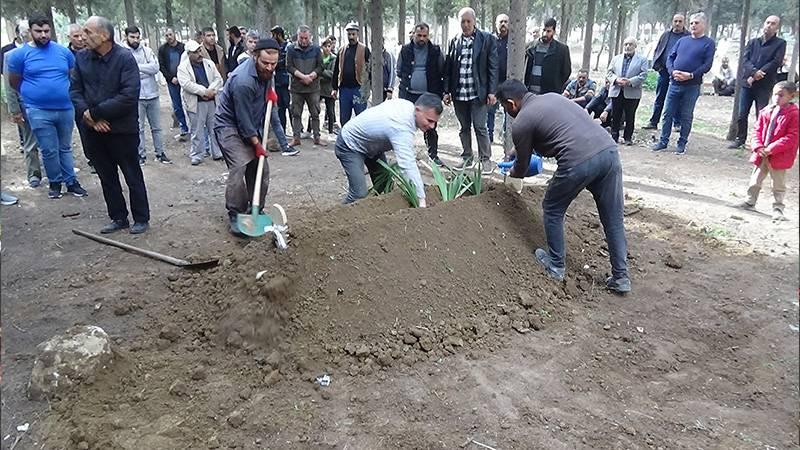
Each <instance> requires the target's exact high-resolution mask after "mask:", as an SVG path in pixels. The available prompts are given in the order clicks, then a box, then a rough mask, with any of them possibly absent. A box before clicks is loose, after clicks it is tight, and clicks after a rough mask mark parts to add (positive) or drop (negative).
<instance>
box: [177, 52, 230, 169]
mask: <svg viewBox="0 0 800 450" xmlns="http://www.w3.org/2000/svg"><path fill="white" fill-rule="evenodd" d="M186 54H187V56H188V58H185V59H184V60H183V61H181V63H180V64H179V65H178V83H179V84H180V85H181V100H182V101H183V110H184V111H186V114H187V115H188V116H189V130H190V132H191V134H192V144H191V145H192V146H191V150H190V152H189V158H191V161H192V165H193V166H196V165H198V164H200V163H201V162H202V161H203V158H204V157H205V143H206V135H211V134H212V133H213V130H214V111H215V109H216V106H217V102H216V100H217V93H218V92H219V91H220V90H222V76H221V75H220V73H219V71H218V70H217V67H216V66H215V65H214V63H213V62H211V60H209V59H208V58H204V57H203V48H202V45H200V44H198V43H197V42H195V41H189V42H187V43H186ZM209 141H211V142H210V147H211V157H212V158H214V160H215V161H217V160H221V159H222V152H221V151H220V149H219V145H218V144H217V140H216V139H209Z"/></svg>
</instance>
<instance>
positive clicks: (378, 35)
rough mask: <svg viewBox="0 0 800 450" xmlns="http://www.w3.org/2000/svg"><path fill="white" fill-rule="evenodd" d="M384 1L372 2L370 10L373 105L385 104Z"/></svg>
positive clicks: (374, 0) (375, 0) (376, 0)
mask: <svg viewBox="0 0 800 450" xmlns="http://www.w3.org/2000/svg"><path fill="white" fill-rule="evenodd" d="M382 3H383V2H382V0H372V2H371V4H370V8H369V21H370V28H372V41H371V42H370V47H371V48H372V52H371V53H370V70H371V71H372V104H373V105H380V104H381V102H383V17H382V16H383V4H382Z"/></svg>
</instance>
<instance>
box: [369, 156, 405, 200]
mask: <svg viewBox="0 0 800 450" xmlns="http://www.w3.org/2000/svg"><path fill="white" fill-rule="evenodd" d="M390 166H391V167H393V168H394V169H395V171H396V172H400V165H399V164H397V163H393V164H391V165H390ZM393 190H394V176H392V172H391V171H389V170H388V169H387V168H386V167H385V166H382V167H381V171H380V173H378V175H376V176H375V179H374V180H373V181H372V187H371V188H370V192H371V193H373V194H375V195H380V194H388V193H389V192H392V191H393Z"/></svg>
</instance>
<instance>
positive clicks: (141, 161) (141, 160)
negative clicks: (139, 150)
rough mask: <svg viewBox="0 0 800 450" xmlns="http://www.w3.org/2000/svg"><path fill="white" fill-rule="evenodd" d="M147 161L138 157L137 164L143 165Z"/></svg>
mask: <svg viewBox="0 0 800 450" xmlns="http://www.w3.org/2000/svg"><path fill="white" fill-rule="evenodd" d="M146 162H147V158H139V165H140V166H143V165H144V164H145V163H146Z"/></svg>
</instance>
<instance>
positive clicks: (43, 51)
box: [8, 14, 87, 199]
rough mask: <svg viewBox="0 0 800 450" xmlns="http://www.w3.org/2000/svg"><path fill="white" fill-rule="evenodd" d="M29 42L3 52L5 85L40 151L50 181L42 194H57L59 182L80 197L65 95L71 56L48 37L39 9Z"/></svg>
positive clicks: (70, 113) (47, 25) (70, 111)
mask: <svg viewBox="0 0 800 450" xmlns="http://www.w3.org/2000/svg"><path fill="white" fill-rule="evenodd" d="M29 23H30V27H31V36H32V38H33V43H32V44H27V45H24V46H22V47H20V48H18V49H17V50H15V51H14V52H12V53H11V54H10V55H9V59H8V75H9V83H10V84H11V87H12V88H13V89H15V90H16V91H17V92H19V94H20V96H21V97H22V103H23V105H24V106H25V109H26V111H25V112H26V115H27V118H28V122H29V123H30V125H31V129H32V130H33V134H34V135H35V136H36V141H37V142H38V143H39V148H40V150H41V152H42V159H43V160H44V169H45V172H46V173H47V178H48V180H49V181H50V190H49V192H48V196H49V197H50V198H53V199H56V198H61V196H62V192H61V184H62V183H65V184H66V185H67V192H68V193H70V194H72V195H74V196H76V197H84V196H86V195H87V192H86V190H85V189H83V187H81V185H80V183H78V179H77V177H76V176H75V167H74V161H73V158H72V127H73V120H74V118H75V116H74V114H75V111H74V109H73V107H72V101H71V100H70V96H69V87H70V81H69V72H70V70H72V68H73V67H74V66H75V56H73V55H72V52H70V51H69V49H67V48H66V47H64V46H61V45H58V44H54V43H52V42H50V35H51V32H52V24H51V23H50V19H48V18H47V17H46V16H44V15H43V14H35V15H33V16H32V17H31V18H30V20H29Z"/></svg>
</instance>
